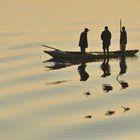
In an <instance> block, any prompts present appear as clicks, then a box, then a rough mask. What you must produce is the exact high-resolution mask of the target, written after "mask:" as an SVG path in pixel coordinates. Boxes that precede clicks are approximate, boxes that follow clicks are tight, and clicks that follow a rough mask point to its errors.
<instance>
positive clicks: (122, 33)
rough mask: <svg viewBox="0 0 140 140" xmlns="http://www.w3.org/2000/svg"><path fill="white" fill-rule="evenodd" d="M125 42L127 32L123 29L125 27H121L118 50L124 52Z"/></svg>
mask: <svg viewBox="0 0 140 140" xmlns="http://www.w3.org/2000/svg"><path fill="white" fill-rule="evenodd" d="M126 44H127V32H126V31H125V27H124V26H123V27H122V30H121V31H120V51H122V52H123V53H125V48H126Z"/></svg>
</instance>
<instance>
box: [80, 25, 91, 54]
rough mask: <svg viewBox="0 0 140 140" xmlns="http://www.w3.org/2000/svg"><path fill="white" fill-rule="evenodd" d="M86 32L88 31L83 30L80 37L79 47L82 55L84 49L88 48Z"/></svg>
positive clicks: (86, 29)
mask: <svg viewBox="0 0 140 140" xmlns="http://www.w3.org/2000/svg"><path fill="white" fill-rule="evenodd" d="M88 31H89V29H88V28H85V30H84V31H83V32H82V33H81V35H80V40H79V47H80V49H81V53H82V54H85V50H86V48H88V39H87V33H88Z"/></svg>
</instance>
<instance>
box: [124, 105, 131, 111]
mask: <svg viewBox="0 0 140 140" xmlns="http://www.w3.org/2000/svg"><path fill="white" fill-rule="evenodd" d="M122 108H123V109H124V112H126V111H129V110H130V108H129V107H124V106H122Z"/></svg>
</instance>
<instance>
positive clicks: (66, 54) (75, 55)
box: [44, 50, 139, 60]
mask: <svg viewBox="0 0 140 140" xmlns="http://www.w3.org/2000/svg"><path fill="white" fill-rule="evenodd" d="M137 52H139V50H126V51H125V54H123V55H125V56H130V57H131V56H132V57H133V56H135V54H136V53H137ZM44 53H47V54H48V55H50V56H51V57H53V58H54V59H63V60H64V59H65V60H95V59H104V58H105V57H109V58H118V57H120V56H121V55H122V52H121V51H111V52H109V54H108V55H104V53H103V52H87V53H85V54H81V52H76V51H60V50H53V51H46V50H45V51H44Z"/></svg>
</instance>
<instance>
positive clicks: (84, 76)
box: [78, 62, 89, 81]
mask: <svg viewBox="0 0 140 140" xmlns="http://www.w3.org/2000/svg"><path fill="white" fill-rule="evenodd" d="M85 68H86V64H85V62H82V63H81V65H80V66H79V67H78V72H79V74H80V81H86V80H87V79H88V78H89V74H88V73H87V72H86V71H85Z"/></svg>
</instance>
